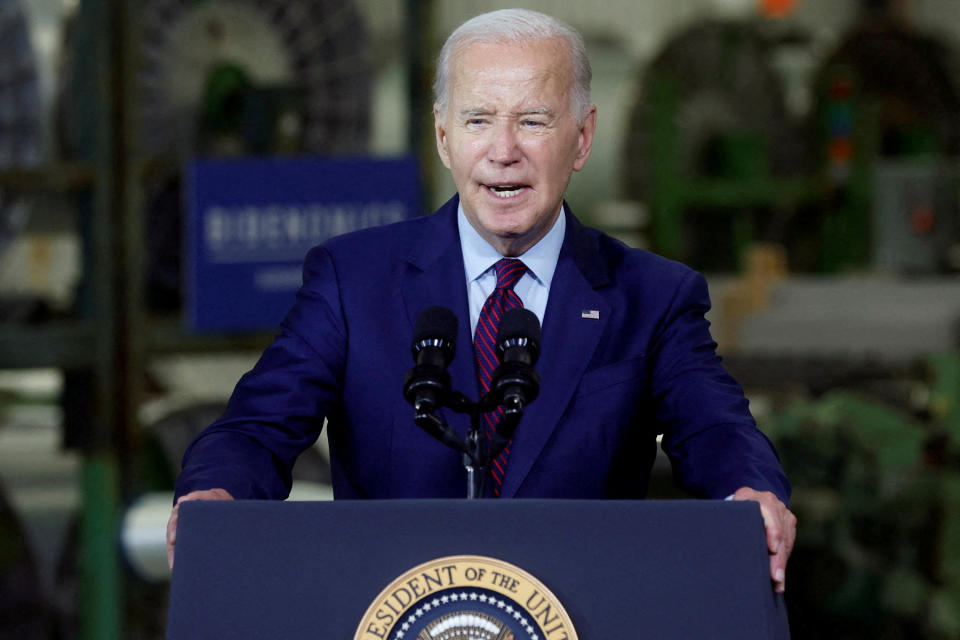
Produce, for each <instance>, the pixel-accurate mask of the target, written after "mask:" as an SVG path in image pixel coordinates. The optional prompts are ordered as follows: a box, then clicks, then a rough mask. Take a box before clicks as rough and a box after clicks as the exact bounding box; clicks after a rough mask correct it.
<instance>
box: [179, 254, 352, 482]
mask: <svg viewBox="0 0 960 640" xmlns="http://www.w3.org/2000/svg"><path fill="white" fill-rule="evenodd" d="M303 280H304V284H303V286H302V287H301V289H300V291H298V293H297V299H296V302H295V304H294V306H293V308H292V309H291V310H290V312H289V313H288V314H287V317H286V318H285V319H284V321H283V323H282V325H281V332H280V334H279V335H278V336H277V337H276V338H275V340H274V342H273V344H272V345H270V346H269V347H268V348H267V349H266V350H265V351H264V353H263V355H262V356H261V357H260V359H259V361H258V362H257V364H256V365H255V366H254V368H253V369H252V370H251V371H250V372H248V373H247V374H245V375H244V376H243V378H241V380H240V382H239V383H238V384H237V386H236V389H235V390H234V392H233V395H232V396H231V398H230V401H229V403H228V405H227V409H226V411H225V413H224V415H223V417H222V418H221V419H220V420H218V421H217V422H215V423H214V424H212V425H210V426H209V427H208V428H207V429H205V430H204V431H203V432H202V433H201V434H200V435H199V436H198V437H197V438H196V439H195V440H194V441H193V443H192V444H191V445H190V447H189V448H188V449H187V451H186V453H185V454H184V458H183V469H182V472H181V474H180V476H179V477H178V478H177V487H176V496H177V497H179V496H180V495H183V494H186V493H189V492H190V491H194V490H200V489H212V488H222V489H226V490H227V491H229V492H230V494H231V495H232V496H233V497H235V498H241V499H242V498H259V499H267V498H272V499H283V498H286V497H287V496H288V495H289V493H290V487H291V483H292V475H291V474H292V469H293V463H294V461H295V460H296V458H297V456H298V455H299V454H300V453H301V452H303V451H304V450H305V449H306V448H307V447H309V446H311V445H312V444H313V443H314V442H315V441H316V439H317V437H318V436H319V435H320V431H321V429H322V426H323V420H324V417H325V416H328V415H331V413H333V412H336V411H337V410H338V408H339V403H340V398H341V396H342V386H343V370H344V366H345V364H344V362H345V353H346V346H345V345H346V335H347V326H346V322H345V319H344V317H343V314H342V310H341V309H342V307H341V304H340V294H339V284H338V280H337V274H336V269H335V266H334V263H333V261H332V259H331V257H330V255H329V253H328V252H327V251H326V250H325V249H323V248H316V249H313V250H312V251H311V252H310V254H309V255H308V256H307V258H306V260H305V262H304V269H303Z"/></svg>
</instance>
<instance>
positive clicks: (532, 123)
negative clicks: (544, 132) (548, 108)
mask: <svg viewBox="0 0 960 640" xmlns="http://www.w3.org/2000/svg"><path fill="white" fill-rule="evenodd" d="M523 126H525V127H542V126H543V122H541V121H539V120H524V121H523Z"/></svg>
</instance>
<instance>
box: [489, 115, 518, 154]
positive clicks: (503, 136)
mask: <svg viewBox="0 0 960 640" xmlns="http://www.w3.org/2000/svg"><path fill="white" fill-rule="evenodd" d="M490 135H491V139H490V148H489V150H488V152H487V157H488V158H489V159H490V160H491V161H492V162H496V163H498V164H513V163H515V162H517V161H519V160H520V155H521V153H520V146H519V144H518V142H519V140H518V138H517V131H516V129H515V128H514V126H513V124H512V123H498V124H497V126H495V127H493V130H492V131H491V132H490Z"/></svg>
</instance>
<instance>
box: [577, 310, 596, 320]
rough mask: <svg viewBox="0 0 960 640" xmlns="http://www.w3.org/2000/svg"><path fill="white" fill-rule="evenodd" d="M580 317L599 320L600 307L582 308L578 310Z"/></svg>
mask: <svg viewBox="0 0 960 640" xmlns="http://www.w3.org/2000/svg"><path fill="white" fill-rule="evenodd" d="M580 317H581V318H586V319H588V320H599V319H600V309H584V310H583V311H581V312H580Z"/></svg>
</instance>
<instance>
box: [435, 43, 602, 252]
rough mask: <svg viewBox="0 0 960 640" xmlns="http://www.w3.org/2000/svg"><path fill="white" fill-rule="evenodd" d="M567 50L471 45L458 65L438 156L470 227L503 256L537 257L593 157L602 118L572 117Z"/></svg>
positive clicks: (439, 116) (439, 129)
mask: <svg viewBox="0 0 960 640" xmlns="http://www.w3.org/2000/svg"><path fill="white" fill-rule="evenodd" d="M572 83H573V72H572V66H571V60H570V53H569V51H568V49H567V47H566V45H565V43H564V42H563V41H562V40H559V39H549V40H538V41H533V42H530V43H527V44H523V45H507V44H485V43H477V44H473V45H470V46H469V47H467V48H466V49H464V50H462V51H461V52H460V53H459V54H457V55H456V56H454V58H453V60H452V61H451V68H450V89H449V91H450V95H449V99H448V104H447V109H446V113H440V112H439V111H438V110H437V108H436V107H435V108H434V118H435V121H436V133H437V149H438V151H439V152H440V158H441V160H443V164H444V165H445V166H446V167H447V168H448V169H450V173H451V174H453V181H454V182H455V183H456V185H457V191H458V192H459V194H460V202H461V204H462V205H463V210H464V213H465V214H466V216H467V219H468V220H469V221H470V224H472V225H473V227H474V228H475V229H476V230H477V232H478V233H480V235H481V236H483V237H484V238H485V239H486V240H487V242H489V243H490V244H492V245H493V246H494V247H495V248H496V249H497V250H498V251H500V253H501V254H503V255H507V256H516V255H520V254H522V253H523V252H524V251H526V250H527V249H529V248H530V247H532V246H533V245H534V244H536V243H537V241H538V240H540V238H542V237H543V236H544V235H545V234H546V232H547V231H549V230H550V228H551V227H552V226H553V223H554V222H555V221H556V219H557V215H558V214H559V213H560V205H561V203H562V202H563V194H564V191H566V189H567V184H568V183H569V182H570V175H571V174H572V173H573V172H574V171H579V170H580V169H582V168H583V166H584V165H585V164H586V162H587V158H588V157H589V156H590V147H591V145H592V143H593V132H594V129H595V128H596V110H595V109H594V108H593V107H591V108H590V112H589V114H588V115H587V117H586V118H585V119H584V121H583V122H582V123H579V122H578V120H577V116H578V114H575V113H573V111H572V100H571V89H572Z"/></svg>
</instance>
